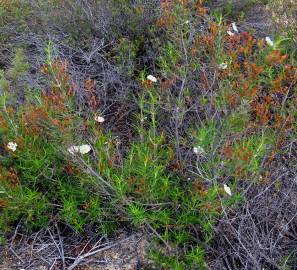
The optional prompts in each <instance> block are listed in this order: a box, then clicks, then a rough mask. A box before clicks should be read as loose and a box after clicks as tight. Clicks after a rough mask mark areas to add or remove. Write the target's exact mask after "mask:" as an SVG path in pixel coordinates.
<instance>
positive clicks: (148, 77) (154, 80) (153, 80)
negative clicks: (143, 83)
mask: <svg viewBox="0 0 297 270" xmlns="http://www.w3.org/2000/svg"><path fill="white" fill-rule="evenodd" d="M146 78H147V79H148V80H149V81H151V82H154V83H156V82H157V78H156V77H154V76H153V75H148V76H147V77H146Z"/></svg>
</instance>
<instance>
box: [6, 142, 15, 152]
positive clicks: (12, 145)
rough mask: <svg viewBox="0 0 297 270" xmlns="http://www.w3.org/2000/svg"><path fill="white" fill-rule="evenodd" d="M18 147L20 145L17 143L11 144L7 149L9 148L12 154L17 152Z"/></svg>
mask: <svg viewBox="0 0 297 270" xmlns="http://www.w3.org/2000/svg"><path fill="white" fill-rule="evenodd" d="M17 146H18V145H17V143H16V142H9V143H8V144H7V148H8V149H9V150H11V151H12V152H14V151H16V149H17Z"/></svg>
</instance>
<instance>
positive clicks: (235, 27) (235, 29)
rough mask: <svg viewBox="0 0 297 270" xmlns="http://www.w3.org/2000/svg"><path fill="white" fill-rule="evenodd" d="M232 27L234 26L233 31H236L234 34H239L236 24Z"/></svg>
mask: <svg viewBox="0 0 297 270" xmlns="http://www.w3.org/2000/svg"><path fill="white" fill-rule="evenodd" d="M231 25H232V29H233V30H234V32H236V33H239V31H238V28H237V26H236V24H235V22H233V23H232V24H231Z"/></svg>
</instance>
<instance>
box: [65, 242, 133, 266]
mask: <svg viewBox="0 0 297 270" xmlns="http://www.w3.org/2000/svg"><path fill="white" fill-rule="evenodd" d="M130 238H131V237H127V238H126V239H123V240H121V241H118V242H116V243H113V244H110V245H108V246H105V247H103V248H99V249H96V248H97V247H94V248H93V251H90V252H87V253H85V254H84V255H81V256H79V257H77V258H76V259H75V261H74V262H73V263H72V264H71V265H70V266H69V267H68V268H67V270H73V269H75V268H76V267H77V266H79V265H80V264H81V263H82V261H84V260H85V259H86V258H88V257H90V256H93V255H96V254H97V253H99V252H103V251H106V250H109V249H111V248H113V247H116V246H118V245H119V244H121V243H123V242H125V241H127V240H128V239H130Z"/></svg>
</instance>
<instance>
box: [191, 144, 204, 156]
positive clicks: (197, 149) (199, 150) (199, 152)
mask: <svg viewBox="0 0 297 270" xmlns="http://www.w3.org/2000/svg"><path fill="white" fill-rule="evenodd" d="M193 152H194V153H195V154H196V155H204V154H205V150H204V149H203V148H202V147H201V146H199V145H198V146H195V147H193Z"/></svg>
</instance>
